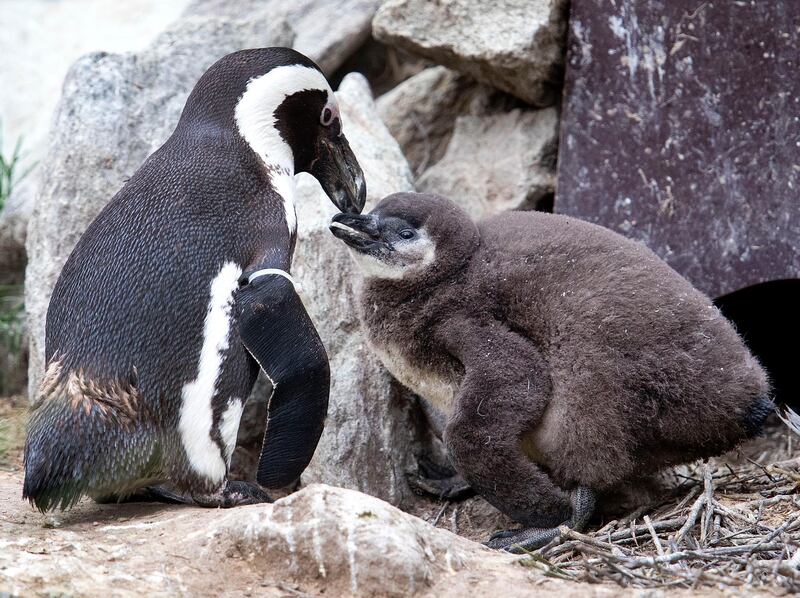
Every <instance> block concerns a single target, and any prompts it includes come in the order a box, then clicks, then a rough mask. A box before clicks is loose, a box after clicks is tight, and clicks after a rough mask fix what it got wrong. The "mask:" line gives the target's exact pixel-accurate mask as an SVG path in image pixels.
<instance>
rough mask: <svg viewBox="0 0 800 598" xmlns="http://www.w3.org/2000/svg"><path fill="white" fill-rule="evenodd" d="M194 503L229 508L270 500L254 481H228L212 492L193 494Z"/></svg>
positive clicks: (202, 505)
mask: <svg viewBox="0 0 800 598" xmlns="http://www.w3.org/2000/svg"><path fill="white" fill-rule="evenodd" d="M192 498H193V499H194V503H195V504H197V505H199V506H201V507H209V508H215V507H221V508H223V509H229V508H231V507H238V506H241V505H255V504H258V503H265V502H272V499H271V498H270V496H269V495H268V494H267V493H266V492H264V490H263V489H262V488H261V486H259V485H258V484H256V483H255V482H243V481H236V482H232V481H228V482H225V486H223V487H222V489H221V490H219V491H217V492H215V493H214V494H193V495H192Z"/></svg>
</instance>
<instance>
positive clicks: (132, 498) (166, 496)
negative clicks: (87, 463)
mask: <svg viewBox="0 0 800 598" xmlns="http://www.w3.org/2000/svg"><path fill="white" fill-rule="evenodd" d="M94 501H95V502H96V503H98V504H101V505H102V504H110V503H131V502H159V503H165V504H168V505H193V504H194V501H193V500H192V499H191V498H189V497H188V496H184V495H182V494H177V493H175V492H173V491H172V490H169V489H167V487H166V486H161V485H159V486H145V487H144V488H139V489H138V490H136V491H135V492H132V493H130V494H106V495H101V496H96V497H94Z"/></svg>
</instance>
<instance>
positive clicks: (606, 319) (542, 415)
mask: <svg viewBox="0 0 800 598" xmlns="http://www.w3.org/2000/svg"><path fill="white" fill-rule="evenodd" d="M331 231H332V232H333V234H334V235H336V236H337V237H338V238H340V239H341V240H342V241H344V242H345V243H346V244H347V245H348V246H349V248H350V249H351V251H352V255H353V257H354V258H355V261H356V262H357V263H358V264H359V265H360V266H361V270H362V272H363V275H364V280H363V285H362V289H361V291H360V293H361V295H360V309H361V316H362V321H363V325H364V327H365V328H366V330H367V332H368V338H369V341H370V343H371V345H372V346H373V347H374V348H375V350H376V351H377V353H378V354H379V355H380V357H381V359H382V360H383V362H384V364H385V365H386V367H387V368H388V369H389V370H390V372H391V373H392V374H393V375H394V376H395V377H396V378H397V379H398V380H399V381H400V382H402V383H403V384H405V385H406V386H408V387H409V388H410V389H412V390H413V391H414V392H416V393H417V394H419V395H421V396H423V397H425V398H426V399H428V400H429V401H431V402H433V403H434V404H436V405H437V406H438V407H439V409H441V410H442V411H444V412H445V413H446V414H447V417H448V421H447V425H446V429H445V444H446V446H447V449H448V452H449V455H450V457H451V459H452V462H453V465H454V466H455V468H456V469H457V470H458V472H459V473H460V474H461V475H462V476H463V477H464V478H465V479H466V480H467V481H468V482H469V484H470V485H471V486H472V487H473V488H474V489H475V490H476V492H477V493H478V494H480V495H482V496H483V497H484V498H486V500H488V501H489V502H490V503H491V504H493V505H494V506H495V507H497V508H498V509H499V510H500V511H502V512H503V513H505V514H506V515H508V516H510V517H511V518H513V519H514V520H516V521H518V522H519V523H521V524H522V525H523V526H524V527H523V528H522V529H520V530H509V531H506V532H500V533H499V534H496V535H495V536H493V537H492V539H491V540H490V541H489V546H492V547H495V548H506V549H510V550H515V551H519V550H522V549H532V548H535V547H539V546H542V545H544V544H545V543H547V542H548V541H550V540H551V539H552V538H554V537H556V536H557V535H558V529H557V528H556V527H555V526H557V525H559V524H564V523H566V524H567V525H569V526H572V527H573V528H578V529H579V528H580V527H581V526H583V525H585V523H586V522H587V521H588V519H589V517H590V515H591V513H592V510H593V508H594V501H595V496H596V494H597V493H600V492H606V491H608V490H610V489H612V488H614V487H616V486H619V485H620V484H623V483H624V482H628V481H631V480H635V479H637V478H640V477H642V476H645V475H648V474H651V473H653V472H654V471H655V470H658V469H661V468H664V467H667V466H670V465H675V464H679V463H685V462H689V461H692V460H695V459H698V458H701V457H709V456H712V455H718V454H720V453H723V452H725V451H727V450H729V449H731V448H732V447H735V446H736V445H737V444H739V443H740V442H742V441H744V440H746V439H748V438H751V437H753V436H754V435H756V434H758V433H759V431H760V430H761V428H762V423H763V421H764V419H765V418H766V416H767V415H768V414H769V413H770V412H771V411H772V408H773V407H772V403H771V401H770V400H769V398H768V397H769V394H770V386H769V383H768V381H767V376H766V375H765V373H764V370H763V369H762V368H761V366H760V365H759V363H758V362H757V361H756V359H755V358H754V357H753V356H752V355H751V354H750V352H749V351H748V350H747V348H746V347H745V345H744V343H743V342H742V339H741V338H740V337H739V335H738V334H737V333H736V331H735V330H734V328H733V326H732V325H731V324H730V323H729V322H728V321H727V320H726V319H725V318H724V317H723V316H722V315H721V313H720V312H719V310H717V308H716V307H715V306H714V305H713V304H712V302H711V301H710V300H709V299H708V297H706V296H704V295H703V294H702V293H700V292H699V291H697V290H696V289H694V288H693V287H692V286H691V285H690V284H689V283H688V282H687V281H686V280H685V279H684V278H682V277H681V276H680V275H678V274H677V273H676V272H675V271H674V270H672V269H671V268H670V267H669V266H667V264H666V263H664V262H663V261H662V260H660V259H659V258H658V257H657V256H656V255H655V254H654V253H653V252H652V251H650V250H649V249H647V248H646V247H645V246H644V245H642V244H640V243H637V242H634V241H632V240H629V239H626V238H624V237H622V236H620V235H618V234H616V233H613V232H611V231H609V230H607V229H605V228H602V227H600V226H596V225H593V224H589V223H587V222H582V221H580V220H575V219H572V218H569V217H566V216H558V215H552V214H544V213H540V212H509V213H505V214H502V215H499V216H496V217H494V218H491V219H488V220H485V221H483V222H480V223H479V224H475V223H473V222H472V221H471V220H470V218H469V216H468V215H467V214H466V213H465V212H464V211H463V210H461V209H460V208H459V207H457V206H456V205H455V204H454V203H453V202H451V201H449V200H447V199H444V198H442V197H437V196H434V195H424V194H413V193H401V194H396V195H391V196H389V197H387V198H385V199H384V200H383V201H381V202H380V203H379V204H378V205H377V206H376V208H375V209H374V210H373V211H372V212H371V213H370V214H367V215H347V214H337V215H336V216H335V217H334V218H333V222H332V224H331Z"/></svg>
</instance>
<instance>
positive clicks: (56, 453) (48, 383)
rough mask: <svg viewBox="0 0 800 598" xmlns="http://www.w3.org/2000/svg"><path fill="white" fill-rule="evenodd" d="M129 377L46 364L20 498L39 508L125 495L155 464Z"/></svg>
mask: <svg viewBox="0 0 800 598" xmlns="http://www.w3.org/2000/svg"><path fill="white" fill-rule="evenodd" d="M135 382H136V380H135V373H134V376H132V377H131V379H129V380H125V381H114V382H110V383H109V382H102V383H100V382H96V381H93V380H91V379H86V378H84V377H83V376H81V375H80V374H76V373H74V372H71V373H66V374H64V373H62V372H61V368H60V366H59V364H58V362H54V363H53V364H51V366H50V367H49V368H48V371H47V374H46V376H45V379H44V380H43V382H42V384H41V386H40V387H39V391H38V393H37V397H36V400H35V402H34V404H33V406H32V408H31V416H30V420H29V422H28V430H27V437H26V440H25V482H24V484H23V489H22V496H23V498H25V499H28V500H29V501H30V502H31V503H32V504H34V505H35V506H36V508H37V509H39V510H40V511H42V512H45V511H49V510H52V509H55V508H61V509H62V510H63V509H68V508H70V507H72V506H73V505H74V504H75V503H77V502H78V500H80V499H81V497H82V496H84V495H89V496H93V497H102V496H109V495H116V496H124V495H125V494H128V493H130V492H131V491H133V490H135V489H136V488H138V487H140V486H141V485H143V482H142V480H146V479H148V478H152V477H153V472H157V471H158V470H159V469H160V468H159V467H157V465H158V464H159V463H160V456H159V450H158V444H159V443H157V442H156V441H155V437H154V434H153V433H152V432H149V431H150V430H151V428H150V426H148V425H147V424H146V422H147V421H148V420H149V421H152V420H151V419H150V418H148V417H146V413H145V409H146V406H145V403H144V401H143V400H142V398H141V396H140V395H139V393H138V391H137V389H136V384H135Z"/></svg>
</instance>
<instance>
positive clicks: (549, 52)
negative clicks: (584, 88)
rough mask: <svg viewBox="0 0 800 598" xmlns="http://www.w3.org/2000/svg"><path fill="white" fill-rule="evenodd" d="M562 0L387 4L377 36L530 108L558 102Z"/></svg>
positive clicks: (378, 18)
mask: <svg viewBox="0 0 800 598" xmlns="http://www.w3.org/2000/svg"><path fill="white" fill-rule="evenodd" d="M566 21H567V0H498V1H497V2H480V1H479V0H450V1H447V2H445V1H439V2H431V1H429V0H389V1H388V2H386V3H385V4H384V5H383V6H381V8H380V10H379V11H378V13H377V14H376V15H375V20H374V21H373V33H374V35H375V37H376V38H377V39H378V40H380V41H383V42H385V43H388V44H394V45H396V46H398V47H401V48H404V49H406V50H409V51H411V52H416V53H418V54H420V55H421V56H424V57H426V58H429V59H431V60H433V61H434V62H437V63H439V64H443V65H444V66H448V67H450V68H453V69H456V70H458V71H461V72H463V73H467V74H469V75H471V76H473V77H474V78H475V79H477V80H478V81H481V82H483V83H487V84H489V85H493V86H494V87H497V88H498V89H502V90H503V91H506V92H508V93H510V94H512V95H515V96H517V97H518V98H520V99H522V100H524V101H525V102H528V103H530V104H532V105H534V106H550V105H552V104H554V103H556V101H557V100H558V97H559V88H560V81H561V74H562V70H563V52H564V37H565V32H566Z"/></svg>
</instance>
